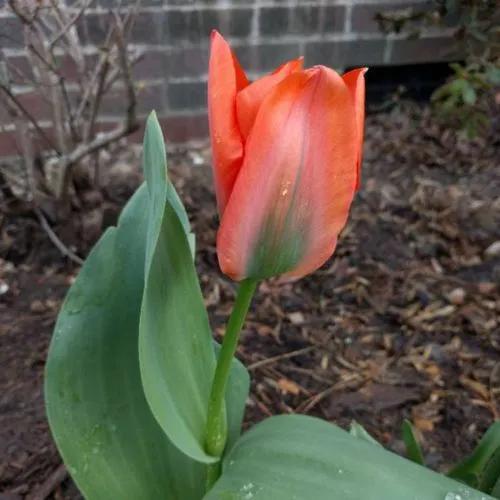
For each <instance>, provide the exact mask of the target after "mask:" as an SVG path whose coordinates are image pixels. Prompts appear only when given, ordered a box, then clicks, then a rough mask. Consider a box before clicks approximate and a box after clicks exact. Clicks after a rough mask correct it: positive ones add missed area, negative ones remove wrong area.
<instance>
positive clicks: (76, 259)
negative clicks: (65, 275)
mask: <svg viewBox="0 0 500 500" xmlns="http://www.w3.org/2000/svg"><path fill="white" fill-rule="evenodd" d="M34 212H35V214H36V216H37V217H38V220H39V221H40V225H41V226H42V228H43V229H44V231H45V232H46V233H47V236H48V237H49V239H50V241H52V243H53V244H54V246H55V247H56V248H57V249H58V250H59V251H60V252H61V253H62V254H63V255H64V256H65V257H68V259H70V260H72V261H73V262H75V263H76V264H78V265H80V266H81V265H82V264H83V260H82V259H81V258H80V257H78V255H76V253H75V252H73V251H72V250H71V249H69V248H68V247H67V246H66V245H65V244H64V243H63V242H62V241H61V240H60V239H59V237H58V236H57V234H56V233H54V231H53V229H52V228H51V227H50V224H49V222H48V220H47V219H46V218H45V215H43V213H42V211H41V210H40V209H39V208H36V207H35V209H34ZM44 498H45V497H44Z"/></svg>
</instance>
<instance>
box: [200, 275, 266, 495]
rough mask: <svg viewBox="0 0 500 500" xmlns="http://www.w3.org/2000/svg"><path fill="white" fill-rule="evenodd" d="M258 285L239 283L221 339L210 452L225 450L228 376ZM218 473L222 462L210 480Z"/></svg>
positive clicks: (207, 444)
mask: <svg viewBox="0 0 500 500" xmlns="http://www.w3.org/2000/svg"><path fill="white" fill-rule="evenodd" d="M256 287H257V281H256V280H254V279H246V280H243V281H242V282H241V283H240V286H239V289H238V294H237V296H236V301H235V303H234V307H233V311H232V312H231V316H230V317H229V321H228V323H227V328H226V333H225V335H224V340H223V341H222V346H221V350H220V352H219V358H218V360H217V367H216V369H215V375H214V380H213V382H212V390H211V392H210V399H209V400H208V414H207V427H206V433H205V450H206V452H207V453H208V454H210V455H213V456H216V457H220V456H221V455H222V452H223V451H224V447H225V445H226V439H227V424H226V412H225V406H224V400H225V399H224V398H225V394H226V386H227V379H228V377H229V371H230V369H231V363H232V361H233V357H234V354H235V352H236V348H237V346H238V339H239V336H240V331H241V327H242V326H243V323H244V321H245V317H246V315H247V312H248V308H249V307H250V302H251V301H252V296H253V294H254V292H255V289H256ZM218 474H219V464H216V465H215V466H211V467H209V471H208V478H207V482H208V483H209V485H211V484H213V482H215V480H216V479H217V476H218Z"/></svg>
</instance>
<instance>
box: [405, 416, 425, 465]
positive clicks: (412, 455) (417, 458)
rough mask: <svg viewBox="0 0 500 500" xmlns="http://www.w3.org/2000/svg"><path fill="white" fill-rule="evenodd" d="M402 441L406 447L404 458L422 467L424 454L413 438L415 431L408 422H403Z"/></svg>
mask: <svg viewBox="0 0 500 500" xmlns="http://www.w3.org/2000/svg"><path fill="white" fill-rule="evenodd" d="M402 434H403V441H404V443H405V446H406V456H407V457H408V458H409V459H410V460H412V461H413V462H415V463H417V464H420V465H424V462H425V461H424V454H423V453H422V448H420V444H419V442H418V440H417V437H416V436H415V431H414V430H413V426H412V425H411V422H410V421H409V420H404V422H403V425H402Z"/></svg>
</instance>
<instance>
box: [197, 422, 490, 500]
mask: <svg viewBox="0 0 500 500" xmlns="http://www.w3.org/2000/svg"><path fill="white" fill-rule="evenodd" d="M292 498H295V499H297V500H306V499H314V500H332V499H338V500H360V499H370V500H407V499H408V500H410V499H411V500H448V499H453V500H455V499H458V498H463V499H465V498H466V499H467V500H488V499H489V498H491V497H487V496H485V495H484V494H482V493H480V492H478V491H476V490H472V489H471V488H469V487H467V486H465V485H462V484H460V483H457V482H455V481H452V480H451V479H449V478H447V477H445V476H443V475H440V474H437V473H435V472H432V471H431V470H429V469H426V468H424V467H421V466H419V465H416V464H414V463H413V462H410V461H408V460H405V459H403V458H401V457H399V456H397V455H395V454H393V453H390V452H388V451H387V450H385V449H384V448H382V447H381V446H374V445H373V443H371V442H367V441H366V440H364V439H359V438H357V437H354V436H352V435H350V434H349V433H347V432H345V431H343V430H341V429H339V428H338V427H335V426H333V425H331V424H329V423H327V422H324V421H322V420H319V419H316V418H312V417H307V416H301V415H286V416H279V417H271V418H269V419H267V420H265V421H263V422H261V423H260V424H258V425H256V426H255V427H254V428H253V429H251V430H250V431H249V432H247V433H246V434H244V435H243V436H242V437H241V438H240V439H239V441H238V442H237V443H236V445H235V446H234V447H233V449H232V450H231V452H230V453H229V454H228V455H227V456H226V458H225V459H224V463H223V472H222V476H221V478H220V479H219V481H218V482H217V483H216V484H215V486H214V488H213V489H212V490H211V491H210V492H209V493H208V494H207V495H206V496H205V500H237V499H266V500H268V499H272V500H290V499H292Z"/></svg>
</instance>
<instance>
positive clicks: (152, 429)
mask: <svg viewBox="0 0 500 500" xmlns="http://www.w3.org/2000/svg"><path fill="white" fill-rule="evenodd" d="M164 182H165V181H164ZM167 189H168V191H167V193H168V197H167V199H165V200H163V203H164V204H167V201H168V203H169V204H172V206H173V207H174V208H173V210H174V211H175V220H176V221H179V220H180V221H183V222H181V225H182V227H183V228H184V231H188V230H189V225H188V223H187V215H185V210H184V207H183V206H182V203H181V202H180V199H179V198H178V196H177V194H176V193H175V190H174V189H173V187H172V186H167ZM150 199H151V196H150V193H148V189H147V187H146V185H143V186H141V187H140V188H139V189H138V191H137V192H136V193H135V194H134V196H133V197H132V198H131V200H130V201H129V202H128V204H127V206H126V207H125V208H124V210H123V212H122V215H121V216H120V219H119V223H118V227H117V228H110V229H108V230H107V231H106V233H105V234H104V235H103V236H102V237H101V239H100V240H99V242H98V243H97V244H96V246H95V247H94V248H93V250H92V251H91V252H90V254H89V256H88V258H87V260H86V261H85V264H84V265H83V267H82V269H81V271H80V273H79V274H78V277H77V279H76V281H75V283H74V284H73V286H72V287H71V289H70V291H69V292H68V295H67V297H66V300H65V302H64V304H63V307H62V310H61V312H60V314H59V318H58V320H57V324H56V328H55V332H54V335H53V338H52V342H51V346H50V350H49V356H48V360H47V365H46V377H45V400H46V407H47V414H48V418H49V424H50V428H51V431H52V433H53V436H54V438H55V441H56V444H57V447H58V449H59V451H60V453H61V455H62V457H63V459H64V462H65V464H66V465H67V467H68V471H69V472H70V474H71V476H72V477H73V479H74V480H75V482H76V484H77V486H78V487H79V488H80V490H81V491H82V493H83V494H84V496H85V498H87V499H89V500H108V499H110V498H119V499H123V500H136V499H141V500H156V499H157V498H168V499H169V500H184V499H188V500H197V499H200V498H202V496H203V491H204V484H205V476H206V466H205V465H203V464H200V463H198V462H196V461H195V460H192V459H191V458H189V457H188V456H187V455H185V454H184V453H182V452H181V451H180V450H179V449H178V448H177V447H176V446H174V445H173V444H172V442H171V441H170V440H169V439H168V437H167V435H166V434H165V432H164V431H163V429H162V428H161V426H160V425H158V423H157V421H156V419H155V417H154V416H153V413H152V412H151V409H150V407H149V404H148V402H147V400H146V397H145V395H144V388H143V385H142V380H141V372H140V366H139V351H138V342H139V339H138V337H139V317H140V309H141V304H142V297H143V290H144V262H145V259H146V240H147V238H148V234H150V231H151V230H150V229H149V228H148V220H149V219H150V217H149V211H150V204H151V201H150ZM160 202H161V200H160ZM191 239H192V238H191ZM188 253H189V251H188ZM211 349H213V348H212V347H211ZM216 350H217V346H216ZM248 386H249V377H248V372H247V371H246V369H245V368H244V367H243V365H241V363H239V362H238V361H234V362H233V366H232V369H231V373H230V377H229V382H228V390H227V395H226V404H227V407H228V420H229V421H228V427H229V432H230V440H231V441H232V442H234V441H235V440H236V438H237V437H238V435H239V432H240V428H241V421H242V417H243V410H244V406H245V401H246V397H247V395H248ZM229 409H230V411H229Z"/></svg>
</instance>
